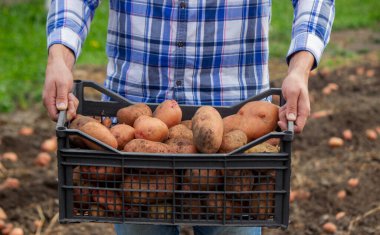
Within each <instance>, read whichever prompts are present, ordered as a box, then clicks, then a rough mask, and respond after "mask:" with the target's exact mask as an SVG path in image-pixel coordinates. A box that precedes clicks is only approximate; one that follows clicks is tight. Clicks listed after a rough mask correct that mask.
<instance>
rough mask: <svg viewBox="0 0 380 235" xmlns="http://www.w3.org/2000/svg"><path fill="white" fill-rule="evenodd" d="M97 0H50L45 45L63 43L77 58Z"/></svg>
mask: <svg viewBox="0 0 380 235" xmlns="http://www.w3.org/2000/svg"><path fill="white" fill-rule="evenodd" d="M98 5H99V0H69V1H64V0H52V1H51V3H50V8H49V13H48V17H47V23H46V32H47V47H48V48H49V47H50V46H52V45H54V44H63V45H65V46H66V47H68V48H70V49H71V50H72V51H73V52H74V55H75V58H76V59H77V58H78V56H79V55H80V52H81V48H82V45H83V42H84V40H85V39H86V36H87V34H88V31H89V29H90V24H91V21H92V19H93V17H94V13H95V9H96V8H97V6H98Z"/></svg>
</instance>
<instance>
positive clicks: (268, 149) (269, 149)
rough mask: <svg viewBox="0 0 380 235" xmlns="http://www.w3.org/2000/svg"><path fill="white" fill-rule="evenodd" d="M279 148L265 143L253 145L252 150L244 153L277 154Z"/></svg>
mask: <svg viewBox="0 0 380 235" xmlns="http://www.w3.org/2000/svg"><path fill="white" fill-rule="evenodd" d="M279 151H280V148H279V147H278V146H273V145H271V144H269V143H267V142H263V143H261V144H258V145H255V146H253V147H252V148H250V149H248V150H247V151H245V152H246V153H278V152H279Z"/></svg>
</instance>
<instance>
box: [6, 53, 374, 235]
mask: <svg viewBox="0 0 380 235" xmlns="http://www.w3.org/2000/svg"><path fill="white" fill-rule="evenodd" d="M328 83H336V84H338V86H339V88H338V89H337V90H336V91H332V92H331V94H329V95H324V94H322V90H323V88H324V87H325V86H326V85H327V84H328ZM273 86H274V87H278V86H280V81H275V82H274V83H273ZM309 88H310V96H311V100H312V103H311V105H312V113H313V112H316V111H320V110H330V111H332V114H331V115H329V116H327V117H322V118H318V119H316V118H310V119H309V121H308V124H307V126H306V128H305V130H304V132H303V133H302V134H301V135H298V136H296V138H295V140H294V145H293V146H294V148H293V157H292V166H293V167H292V182H291V186H292V190H304V191H307V192H310V198H308V199H298V200H296V201H294V202H293V203H291V208H290V224H289V228H288V230H286V231H281V230H277V229H276V230H274V229H265V234H300V235H301V234H302V235H303V234H323V230H322V226H323V224H324V223H326V222H333V223H334V224H336V225H337V229H338V231H337V233H336V234H380V226H379V222H378V221H380V196H379V195H380V187H379V179H380V136H379V137H378V138H377V140H374V141H370V140H368V139H367V138H366V134H365V131H366V129H373V128H375V127H376V126H380V118H379V116H380V97H379V91H380V65H379V62H378V60H377V59H374V58H373V57H372V59H369V60H367V61H366V62H365V63H363V64H361V65H356V66H352V67H346V68H341V69H339V70H336V71H328V70H321V71H320V72H319V73H318V74H316V75H314V76H313V77H312V78H311V79H310V83H309ZM23 126H30V127H32V128H33V129H34V134H33V135H31V136H21V135H19V134H18V131H19V129H20V128H21V127H23ZM54 127H55V126H54V123H52V122H51V121H50V120H49V119H48V118H47V116H46V114H45V111H44V109H42V108H41V107H36V108H34V109H33V111H18V112H16V113H13V114H8V115H4V114H2V115H0V154H1V153H4V152H6V151H14V152H16V153H17V155H18V157H19V159H18V161H17V162H16V163H11V162H9V161H5V160H1V162H0V163H1V165H0V184H1V182H3V180H4V179H5V178H6V177H14V178H17V179H19V180H20V183H21V186H20V188H19V189H11V190H9V189H6V190H2V191H0V207H1V208H3V209H4V210H5V212H6V214H7V215H8V219H7V221H8V222H11V223H13V224H14V225H15V226H18V227H22V228H23V229H24V231H25V234H35V233H36V229H35V226H34V221H35V220H38V219H45V222H44V225H43V227H42V232H41V234H114V232H113V227H112V225H110V224H94V223H83V224H68V225H60V224H59V223H58V222H57V220H56V216H57V213H58V199H57V187H58V185H57V169H56V159H55V154H54V153H51V156H52V162H51V164H50V165H49V166H48V167H38V166H36V165H35V164H34V158H35V157H36V155H37V154H38V152H39V151H40V145H41V143H42V141H43V140H45V139H47V138H49V137H51V136H54V134H55V132H54ZM344 129H351V130H352V132H353V139H352V140H351V141H345V143H344V146H343V147H340V148H335V149H332V148H330V147H329V146H328V140H329V138H330V137H332V136H337V137H341V136H342V134H341V133H342V131H343V130H344ZM379 135H380V133H379ZM350 178H359V180H360V183H359V185H358V186H357V187H354V188H352V187H349V186H348V184H347V180H348V179H350ZM340 190H345V191H346V192H347V195H346V197H345V198H344V199H338V197H337V192H338V191H340ZM338 212H345V216H344V217H343V218H341V219H340V220H337V219H336V218H335V215H336V214H337V213H338Z"/></svg>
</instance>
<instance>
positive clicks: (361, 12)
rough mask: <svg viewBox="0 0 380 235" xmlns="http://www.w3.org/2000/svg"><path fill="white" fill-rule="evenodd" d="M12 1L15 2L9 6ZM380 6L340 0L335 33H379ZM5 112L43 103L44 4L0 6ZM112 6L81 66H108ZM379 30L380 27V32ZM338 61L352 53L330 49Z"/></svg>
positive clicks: (277, 9) (276, 44) (285, 41)
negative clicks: (369, 29)
mask: <svg viewBox="0 0 380 235" xmlns="http://www.w3.org/2000/svg"><path fill="white" fill-rule="evenodd" d="M272 1H273V9H272V22H271V30H270V51H271V55H270V56H271V58H284V57H285V55H286V52H287V50H288V46H289V42H290V35H291V23H292V19H293V9H292V4H291V1H290V0H272ZM8 2H9V1H8ZM379 9H380V1H378V0H367V1H363V0H336V18H335V23H334V27H333V30H344V29H356V28H362V27H366V28H373V29H375V30H377V28H378V27H379V23H380V11H379ZM0 16H1V20H0V112H2V111H10V110H12V109H14V108H15V107H19V108H27V107H28V106H29V104H31V103H33V102H39V101H40V100H41V91H42V87H43V81H44V76H45V75H44V72H45V65H46V58H47V50H46V35H45V24H46V11H45V8H44V1H43V0H29V1H27V2H23V3H18V4H11V5H2V3H1V2H0ZM107 23H108V1H107V0H104V1H102V4H101V5H100V7H99V8H98V10H97V12H96V15H95V19H94V21H93V24H92V25H91V32H90V35H89V37H88V38H87V41H86V42H85V45H84V48H83V50H82V51H83V53H82V55H81V57H80V58H79V60H78V64H79V65H81V64H92V65H102V66H105V64H106V62H107V58H106V55H105V44H106V33H107ZM376 27H377V28H376ZM330 47H331V51H332V52H333V53H336V54H337V55H338V56H347V55H348V56H350V57H351V56H352V54H351V53H350V52H347V51H342V50H341V48H338V47H334V46H330Z"/></svg>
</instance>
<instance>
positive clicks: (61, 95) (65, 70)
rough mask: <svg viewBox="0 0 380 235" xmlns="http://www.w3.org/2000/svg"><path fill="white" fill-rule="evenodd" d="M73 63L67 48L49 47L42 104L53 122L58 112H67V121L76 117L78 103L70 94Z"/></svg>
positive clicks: (70, 52) (71, 55)
mask: <svg viewBox="0 0 380 235" xmlns="http://www.w3.org/2000/svg"><path fill="white" fill-rule="evenodd" d="M74 62H75V57H74V54H73V53H72V51H71V50H70V49H68V48H67V47H65V46H63V45H59V44H56V45H53V46H51V47H50V49H49V58H48V63H47V66H46V78H45V86H44V90H43V102H44V105H45V107H46V109H47V111H48V114H49V117H50V118H51V119H52V120H53V121H57V119H58V112H59V111H60V110H67V119H68V120H71V119H72V118H73V117H75V115H76V109H77V107H78V104H79V101H78V99H77V98H76V97H75V96H74V95H73V94H72V93H71V90H72V87H73V74H72V68H73V66H74Z"/></svg>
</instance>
